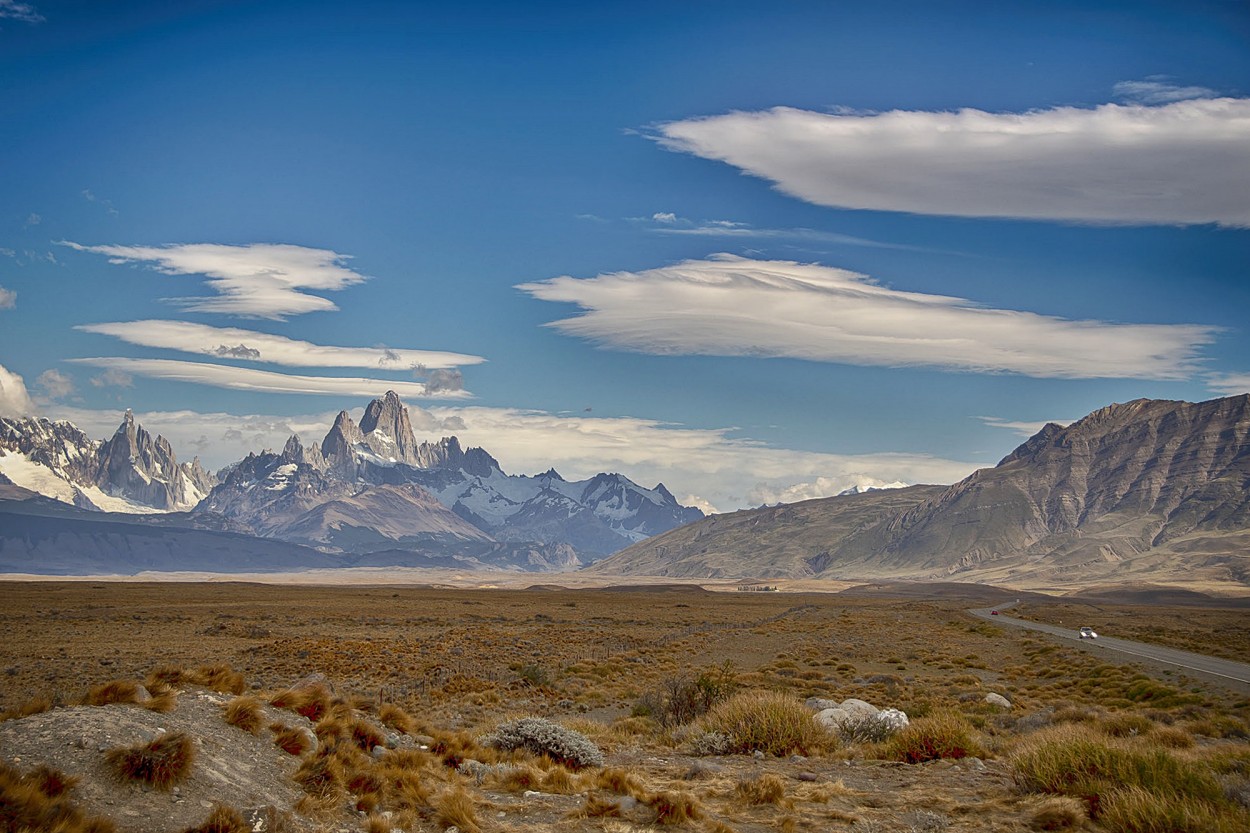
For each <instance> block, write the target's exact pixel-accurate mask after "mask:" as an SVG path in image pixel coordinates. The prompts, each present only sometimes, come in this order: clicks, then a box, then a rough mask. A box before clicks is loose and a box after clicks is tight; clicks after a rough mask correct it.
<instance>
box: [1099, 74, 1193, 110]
mask: <svg viewBox="0 0 1250 833" xmlns="http://www.w3.org/2000/svg"><path fill="white" fill-rule="evenodd" d="M1111 91H1112V92H1113V93H1114V94H1115V96H1116V97H1117V98H1122V99H1126V100H1128V101H1135V102H1137V103H1138V104H1170V103H1172V102H1173V101H1189V100H1190V99H1194V98H1214V97H1215V90H1212V89H1209V88H1207V87H1196V86H1189V87H1182V86H1180V85H1178V84H1173V83H1172V82H1171V81H1170V80H1169V79H1168V78H1167V77H1166V76H1162V75H1152V76H1151V77H1149V78H1147V79H1146V80H1145V81H1120V82H1119V83H1117V84H1116V85H1115V86H1114V87H1112V90H1111Z"/></svg>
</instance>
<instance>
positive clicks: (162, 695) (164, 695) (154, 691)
mask: <svg viewBox="0 0 1250 833" xmlns="http://www.w3.org/2000/svg"><path fill="white" fill-rule="evenodd" d="M147 689H148V694H149V695H151V696H150V697H148V699H147V700H144V701H143V708H145V709H147V710H148V711H151V712H160V713H161V714H168V713H169V712H172V711H173V710H174V708H175V707H176V706H177V705H178V692H177V691H176V690H175V689H174V687H173V686H171V685H168V684H166V683H162V682H158V681H154V682H150V683H149V684H148V686H147Z"/></svg>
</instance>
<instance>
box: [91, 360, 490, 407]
mask: <svg viewBox="0 0 1250 833" xmlns="http://www.w3.org/2000/svg"><path fill="white" fill-rule="evenodd" d="M67 361H70V362H73V363H75V364H84V365H90V366H92V367H102V368H105V369H107V370H115V371H119V372H121V373H125V374H127V375H130V376H144V377H147V378H151V379H166V380H171V381H177V382H189V383H191V384H197V385H208V386H210V387H217V388H228V389H230V390H246V391H257V392H261V393H303V394H324V395H331V396H369V397H376V396H381V395H382V394H384V393H385V392H386V391H388V390H393V391H395V392H396V393H398V394H399V395H400V396H407V397H413V398H418V399H462V398H467V397H469V396H470V394H469V393H468V392H467V391H464V390H462V389H459V390H449V389H446V388H443V389H438V390H434V389H432V388H431V386H430V385H428V384H425V383H423V382H401V381H395V380H390V379H365V378H358V377H356V378H353V377H345V376H297V375H295V374H289V373H274V372H272V371H269V370H256V369H254V368H250V367H235V366H233V365H222V364H211V363H208V362H184V361H176V360H172V359H131V358H119V357H103V356H102V357H93V358H84V359H67Z"/></svg>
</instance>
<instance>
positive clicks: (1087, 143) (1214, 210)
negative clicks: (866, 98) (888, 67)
mask: <svg viewBox="0 0 1250 833" xmlns="http://www.w3.org/2000/svg"><path fill="white" fill-rule="evenodd" d="M1248 135H1250V99H1246V98H1216V99H1198V100H1184V101H1172V102H1170V103H1167V104H1163V105H1162V106H1142V105H1140V104H1103V105H1100V106H1098V107H1095V108H1093V109H1082V108H1078V107H1056V108H1052V109H1048V110H1035V111H1031V112H1026V113H987V112H984V111H981V110H974V109H963V110H958V111H955V112H923V111H906V110H891V111H889V112H885V113H871V114H863V113H816V112H811V111H806V110H798V109H794V108H791V107H776V108H773V109H771V110H765V111H762V112H752V113H746V112H733V113H728V114H725V115H720V116H709V117H704V118H692V119H686V120H683V121H675V122H670V123H668V124H663V125H660V126H659V128H658V135H657V136H655V137H653V138H654V139H655V140H656V141H657V142H659V144H661V145H662V146H664V147H666V148H669V149H670V150H676V151H681V152H686V153H691V154H693V155H695V156H700V157H703V158H706V159H715V160H718V161H721V162H726V163H728V164H730V165H733V166H734V167H736V168H739V169H741V170H742V171H743V172H744V173H748V174H751V175H753V176H757V177H760V178H763V179H767V180H771V181H772V182H773V183H774V184H775V185H776V187H777V188H778V189H780V190H781V191H783V192H785V193H787V194H790V195H792V196H794V197H798V198H799V199H802V200H806V201H807V202H811V203H815V204H817V205H827V206H833V207H837V208H854V209H869V210H875V211H903V212H910V213H914V214H930V215H946V216H959V217H1005V218H1016V219H1036V220H1058V221H1068V222H1093V223H1109V224H1147V225H1149V224H1166V225H1186V224H1197V223H1217V224H1220V225H1224V226H1233V227H1240V228H1245V227H1250V200H1247V199H1246V196H1245V195H1246V194H1247V193H1250V142H1247V141H1246V137H1247V136H1248Z"/></svg>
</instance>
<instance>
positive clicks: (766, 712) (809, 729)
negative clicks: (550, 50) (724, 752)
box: [703, 691, 834, 755]
mask: <svg viewBox="0 0 1250 833" xmlns="http://www.w3.org/2000/svg"><path fill="white" fill-rule="evenodd" d="M703 728H704V730H705V731H707V732H719V733H720V734H722V735H725V736H727V737H728V738H729V741H730V745H729V749H728V751H730V752H738V753H751V752H755V751H757V750H758V751H760V752H763V753H765V754H766V755H789V754H791V753H796V752H797V753H799V754H803V755H806V754H809V753H810V752H813V751H817V750H819V749H822V748H825V747H828V746H830V745H832V744H833V743H834V739H833V736H832V735H831V734H830V733H829V732H828V731H827V730H825V729H824V728H823V727H822V726H820V725H819V724H818V723H817V722H816V721H815V720H814V719H813V717H812V712H811V710H810V709H808V708H807V706H805V705H804V704H803V701H801V700H799V699H798V698H797V697H795V696H794V695H791V694H783V693H781V692H774V691H744V692H740V693H738V694H735V695H734V696H733V697H730V698H729V699H728V700H725V701H724V702H722V703H719V704H718V705H716V706H715V707H713V708H712V710H711V711H709V712H708V713H707V715H706V716H705V717H704V719H703Z"/></svg>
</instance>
